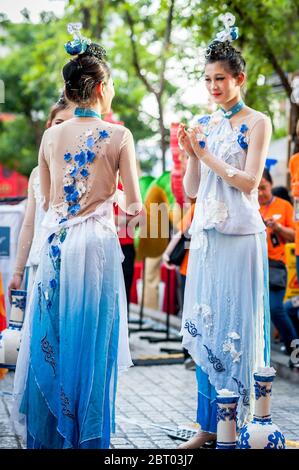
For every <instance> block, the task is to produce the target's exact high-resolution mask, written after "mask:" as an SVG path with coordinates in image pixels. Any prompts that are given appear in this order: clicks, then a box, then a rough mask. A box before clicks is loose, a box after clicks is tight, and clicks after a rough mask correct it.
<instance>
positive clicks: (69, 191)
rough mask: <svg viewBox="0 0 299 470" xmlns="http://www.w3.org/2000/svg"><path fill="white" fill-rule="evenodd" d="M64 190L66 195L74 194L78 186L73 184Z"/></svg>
mask: <svg viewBox="0 0 299 470" xmlns="http://www.w3.org/2000/svg"><path fill="white" fill-rule="evenodd" d="M63 189H64V192H65V193H66V194H72V193H73V192H74V191H75V189H76V186H75V185H74V184H71V185H69V186H64V187H63Z"/></svg>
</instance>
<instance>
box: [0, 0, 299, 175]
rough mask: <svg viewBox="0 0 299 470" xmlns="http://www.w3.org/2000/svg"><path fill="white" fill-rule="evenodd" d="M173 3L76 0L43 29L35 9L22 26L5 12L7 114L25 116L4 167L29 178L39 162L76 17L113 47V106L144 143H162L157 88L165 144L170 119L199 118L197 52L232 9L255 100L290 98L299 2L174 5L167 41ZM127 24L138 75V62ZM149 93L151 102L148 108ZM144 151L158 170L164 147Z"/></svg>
mask: <svg viewBox="0 0 299 470" xmlns="http://www.w3.org/2000/svg"><path fill="white" fill-rule="evenodd" d="M170 4H171V3H170V0H157V1H156V0H155V1H153V0H111V1H107V0H69V1H68V2H66V9H65V14H64V16H63V17H62V18H60V19H58V18H56V17H55V15H54V14H53V13H51V12H43V13H42V14H41V18H40V22H39V23H38V24H34V23H32V22H31V18H30V11H28V10H24V11H23V13H22V14H23V18H24V20H23V22H22V23H19V24H13V23H11V22H10V21H9V20H8V19H7V18H6V17H5V15H2V14H1V13H0V50H1V54H2V56H1V61H0V79H1V80H3V81H4V83H5V103H4V104H3V105H1V104H0V111H1V112H12V113H14V114H16V115H17V119H16V120H15V121H14V122H9V123H5V124H2V125H1V128H0V130H1V133H0V162H1V163H5V164H7V165H9V166H14V165H16V162H17V164H18V165H19V169H20V170H21V171H22V172H25V173H26V174H28V173H29V172H30V169H31V168H32V167H33V166H34V165H35V164H36V158H37V152H38V146H39V141H40V137H41V134H42V132H43V128H44V123H45V120H46V116H47V114H48V110H49V108H50V106H51V105H52V104H53V102H55V101H56V100H57V97H58V95H59V93H60V91H61V89H62V87H63V81H62V78H61V68H62V66H63V64H64V63H65V62H66V60H67V59H68V58H67V56H66V54H65V51H64V48H63V44H64V43H65V42H66V41H67V40H68V39H69V35H68V33H67V31H66V26H67V23H68V22H69V21H81V22H82V23H83V26H84V30H83V34H84V35H86V36H87V37H91V38H92V39H94V40H96V41H99V42H101V43H102V44H103V46H104V47H105V48H106V49H107V51H108V58H109V62H110V63H111V66H112V70H113V79H114V82H115V88H116V97H115V99H114V102H113V110H114V112H115V113H116V116H117V117H118V118H119V119H120V120H122V121H124V123H125V125H126V126H127V127H129V128H130V129H131V131H132V132H133V134H134V137H135V140H136V142H138V141H139V142H142V141H144V140H146V139H148V138H151V137H154V142H155V143H156V142H159V139H160V140H161V134H160V132H161V122H160V127H159V121H158V111H159V110H158V105H157V101H156V102H155V99H154V98H155V94H157V93H158V94H159V91H161V97H160V98H161V99H160V104H161V109H162V110H160V112H162V113H163V116H162V118H163V124H164V127H165V128H166V129H164V132H165V138H164V141H165V142H166V144H167V139H168V138H169V127H170V121H169V117H168V116H171V115H176V116H177V119H176V120H181V119H182V120H184V121H185V122H188V121H189V122H190V120H191V118H192V115H194V114H198V104H197V103H198V102H199V99H198V98H199V97H198V96H196V95H195V96H194V103H191V104H190V102H187V101H184V96H183V92H184V90H187V89H191V90H192V89H193V88H194V87H195V85H196V84H197V82H198V80H199V79H200V77H201V75H202V72H203V67H202V65H201V64H200V61H199V60H198V48H199V47H203V46H204V47H205V46H206V45H207V44H208V43H209V42H210V41H211V39H213V38H214V37H215V34H216V33H217V32H218V31H219V30H221V29H222V23H221V22H220V21H219V18H218V17H219V15H220V14H221V13H225V12H227V11H230V12H232V13H233V14H234V15H235V16H236V23H237V26H238V27H239V30H240V37H239V39H238V41H237V42H236V47H238V48H239V49H241V50H242V53H243V55H244V56H245V59H246V61H247V71H248V80H247V84H246V90H245V95H246V96H245V98H246V102H247V104H248V105H249V106H252V107H254V108H256V109H258V110H260V111H263V112H266V113H267V114H270V115H273V113H274V110H275V109H278V106H277V105H276V103H277V102H279V101H281V100H283V99H289V97H290V88H289V87H288V74H290V73H292V72H294V71H295V70H297V69H298V59H297V48H298V42H299V41H298V39H299V0H253V1H252V2H248V1H245V0H226V1H225V2H223V1H222V0H205V1H202V0H175V2H174V14H173V20H172V34H171V38H170V42H169V44H167V45H165V33H166V25H167V18H168V14H169V6H170ZM129 18H130V21H132V22H133V26H134V37H133V40H134V42H135V44H136V51H137V58H138V62H139V66H140V74H138V72H137V69H136V64H135V63H134V60H135V59H136V57H134V54H133V49H132V38H131V37H130V33H131V29H130V23H129ZM3 47H4V49H3V52H2V48H3ZM165 64H166V66H165V74H163V73H162V72H163V70H164V65H165ZM261 76H263V77H265V83H264V84H261V80H259V83H260V84H259V85H257V81H258V77H261ZM273 77H278V78H279V80H280V81H282V86H281V87H280V90H279V92H278V93H277V92H275V90H274V89H273V87H272V85H271V80H272V78H273ZM162 79H163V86H162V88H161V83H162V82H161V80H162ZM149 88H150V89H151V91H149ZM149 96H152V97H153V101H152V102H153V106H148V105H147V107H146V108H145V100H146V101H147V102H148V98H149ZM156 98H157V96H156ZM201 111H204V110H201ZM283 132H286V129H277V130H276V129H275V133H274V136H275V137H276V136H280V135H281V133H283ZM140 148H141V147H140ZM142 152H143V155H142V156H141V157H142V158H141V165H142V167H143V169H144V171H146V172H150V171H151V169H152V167H153V165H154V164H155V163H156V161H157V158H158V157H157V147H156V144H155V145H153V146H152V147H151V146H146V148H145V150H142ZM159 158H160V157H159Z"/></svg>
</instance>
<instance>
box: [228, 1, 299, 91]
mask: <svg viewBox="0 0 299 470" xmlns="http://www.w3.org/2000/svg"><path fill="white" fill-rule="evenodd" d="M227 5H228V6H229V7H232V8H233V9H234V10H235V11H236V13H237V14H238V15H239V17H240V18H242V20H243V21H244V22H245V23H247V24H249V25H250V26H251V27H252V29H253V30H255V31H256V33H257V34H256V38H257V43H258V44H259V46H260V47H261V49H262V50H263V51H264V53H265V55H266V57H267V59H268V60H269V61H270V63H271V64H272V66H273V68H274V70H275V72H276V73H277V75H278V76H279V78H280V80H281V84H282V86H283V87H284V89H285V91H286V93H287V95H288V97H289V98H290V97H291V95H292V91H293V90H292V87H291V85H290V83H289V80H288V77H287V75H286V74H285V72H284V70H283V68H282V67H281V66H280V64H279V62H278V60H277V58H276V56H275V54H274V52H273V49H272V47H271V45H270V44H269V42H268V39H267V38H266V36H265V34H264V31H263V29H262V28H260V27H259V25H258V24H256V23H255V22H254V21H253V19H252V17H251V16H250V15H248V14H247V12H246V9H241V8H239V7H238V6H237V5H235V3H234V1H233V0H228V1H227Z"/></svg>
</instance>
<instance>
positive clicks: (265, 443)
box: [238, 367, 285, 449]
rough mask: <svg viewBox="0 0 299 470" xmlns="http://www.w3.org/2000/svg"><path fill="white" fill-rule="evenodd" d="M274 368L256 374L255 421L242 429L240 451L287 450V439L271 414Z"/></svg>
mask: <svg viewBox="0 0 299 470" xmlns="http://www.w3.org/2000/svg"><path fill="white" fill-rule="evenodd" d="M275 374H276V372H275V369H273V367H262V368H260V369H258V371H257V372H256V373H255V374H254V380H255V383H254V390H255V407H254V415H253V419H252V421H251V422H250V423H249V424H245V426H243V427H242V429H241V431H240V435H239V439H238V448H239V449H285V438H284V435H283V434H282V432H281V431H280V430H279V428H278V426H277V425H276V424H274V423H273V422H272V418H271V414H270V404H271V394H272V382H273V380H274V378H275Z"/></svg>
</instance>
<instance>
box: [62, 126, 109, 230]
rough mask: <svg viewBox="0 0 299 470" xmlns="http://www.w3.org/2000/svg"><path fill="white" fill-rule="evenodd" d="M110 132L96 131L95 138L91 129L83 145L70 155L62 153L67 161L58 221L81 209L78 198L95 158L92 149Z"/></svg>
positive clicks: (84, 186) (85, 184)
mask: <svg viewBox="0 0 299 470" xmlns="http://www.w3.org/2000/svg"><path fill="white" fill-rule="evenodd" d="M109 137H110V133H109V132H107V131H106V130H100V131H98V136H97V137H96V138H95V137H94V136H93V134H92V131H88V132H87V133H86V141H85V144H84V145H83V147H81V148H79V150H78V151H77V152H76V153H75V155H72V154H71V153H70V152H66V153H65V154H64V157H63V158H64V161H65V162H66V163H67V168H66V174H65V177H64V180H63V183H64V185H63V190H64V199H65V200H64V203H62V204H61V205H60V207H59V208H58V209H57V212H58V213H59V215H60V216H61V219H60V221H59V223H63V222H65V221H66V220H67V219H68V218H70V217H75V216H76V215H77V214H78V213H79V212H80V210H81V205H80V200H81V198H82V196H83V195H84V194H85V193H86V191H87V178H88V177H89V175H90V172H89V167H90V165H91V164H92V163H93V162H94V160H95V158H96V153H95V152H94V151H93V149H94V147H95V144H96V143H97V141H103V140H107V139H108V138H109Z"/></svg>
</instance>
